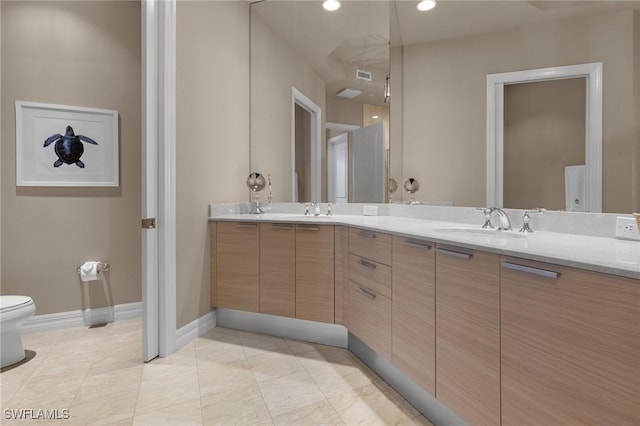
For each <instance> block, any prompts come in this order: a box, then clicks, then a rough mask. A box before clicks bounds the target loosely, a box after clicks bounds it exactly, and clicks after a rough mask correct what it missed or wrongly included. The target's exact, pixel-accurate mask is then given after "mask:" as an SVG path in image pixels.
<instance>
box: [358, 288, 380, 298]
mask: <svg viewBox="0 0 640 426" xmlns="http://www.w3.org/2000/svg"><path fill="white" fill-rule="evenodd" d="M358 292H360V293H361V294H364V295H365V296H367V297H368V298H369V299H375V298H376V295H375V294H373V293H371V292H370V291H367V290H365V289H364V288H362V287H358Z"/></svg>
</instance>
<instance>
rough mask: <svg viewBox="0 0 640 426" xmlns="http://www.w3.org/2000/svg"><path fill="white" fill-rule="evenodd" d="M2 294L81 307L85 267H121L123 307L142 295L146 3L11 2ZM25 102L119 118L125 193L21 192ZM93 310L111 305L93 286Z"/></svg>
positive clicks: (115, 286)
mask: <svg viewBox="0 0 640 426" xmlns="http://www.w3.org/2000/svg"><path fill="white" fill-rule="evenodd" d="M0 7H1V10H2V54H1V55H2V83H1V85H2V97H1V103H2V124H3V125H2V196H1V198H2V264H3V266H4V267H3V268H2V294H23V295H27V296H30V297H32V298H33V299H34V301H35V304H36V313H37V314H48V313H55V312H63V311H70V310H77V309H80V308H81V307H82V298H81V291H80V285H79V281H78V277H77V274H76V268H77V267H78V266H79V265H80V264H82V263H83V262H84V261H86V260H94V259H95V260H103V261H107V262H109V263H110V264H111V270H112V272H111V285H112V292H113V298H114V302H115V303H116V304H121V303H129V302H138V301H140V299H141V291H140V288H141V286H140V276H141V268H140V244H141V239H140V203H141V197H140V4H139V3H138V2H131V1H128V2H49V1H47V2H10V1H2V2H1V6H0ZM16 100H22V101H35V102H46V103H57V104H64V105H77V106H86V107H94V108H105V109H114V110H118V112H119V126H120V132H119V133H120V134H119V136H120V186H119V187H118V188H52V187H16V181H15V170H16V168H15V159H16V150H15V109H14V102H15V101H16ZM91 290H92V291H91V293H90V294H91V302H90V303H91V307H97V306H103V305H104V304H105V303H106V299H105V295H104V293H103V291H102V286H100V285H98V286H91Z"/></svg>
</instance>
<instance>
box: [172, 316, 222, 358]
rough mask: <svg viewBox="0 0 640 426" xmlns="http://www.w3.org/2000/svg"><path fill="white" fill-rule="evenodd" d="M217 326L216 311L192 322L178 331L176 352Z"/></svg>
mask: <svg viewBox="0 0 640 426" xmlns="http://www.w3.org/2000/svg"><path fill="white" fill-rule="evenodd" d="M215 326H216V311H211V312H209V313H207V314H205V315H203V316H201V317H200V318H198V319H196V320H193V321H191V322H190V323H189V324H187V325H185V326H184V327H180V328H179V329H178V330H177V331H176V350H178V349H180V348H182V347H184V346H186V345H188V344H189V343H191V342H192V341H194V340H195V339H197V338H198V337H200V336H202V335H203V334H205V333H206V332H207V331H209V330H211V329H212V328H215Z"/></svg>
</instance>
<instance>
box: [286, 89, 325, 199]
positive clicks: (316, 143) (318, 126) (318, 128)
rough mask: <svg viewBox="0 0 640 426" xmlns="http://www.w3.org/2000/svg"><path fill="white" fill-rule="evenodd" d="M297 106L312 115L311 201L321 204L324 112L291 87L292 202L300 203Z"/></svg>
mask: <svg viewBox="0 0 640 426" xmlns="http://www.w3.org/2000/svg"><path fill="white" fill-rule="evenodd" d="M296 105H299V106H300V107H302V108H303V109H305V110H306V111H308V112H309V113H310V114H311V139H310V141H311V147H310V148H311V201H314V202H320V197H321V188H322V174H321V172H320V171H321V164H320V162H321V161H322V150H321V147H322V144H321V143H320V142H321V139H322V110H321V108H320V107H319V106H318V105H316V104H315V103H314V102H313V101H312V100H311V99H309V98H308V97H307V96H305V95H304V93H302V92H301V91H299V90H298V89H296V88H295V87H294V86H291V200H292V201H293V202H298V199H297V195H298V194H297V193H296V184H297V182H296Z"/></svg>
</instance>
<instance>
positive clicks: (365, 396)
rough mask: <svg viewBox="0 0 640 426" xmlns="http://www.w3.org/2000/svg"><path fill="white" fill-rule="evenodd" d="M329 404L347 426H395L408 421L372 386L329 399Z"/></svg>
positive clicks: (407, 417) (389, 400) (403, 414)
mask: <svg viewBox="0 0 640 426" xmlns="http://www.w3.org/2000/svg"><path fill="white" fill-rule="evenodd" d="M329 402H330V403H331V405H332V406H333V408H335V410H336V411H337V412H338V414H339V415H340V416H341V417H342V421H344V422H345V423H346V424H348V425H367V426H370V425H397V424H400V423H402V422H407V421H409V419H410V417H409V416H407V415H406V414H405V413H404V412H403V411H402V410H401V409H400V408H398V407H397V406H396V405H395V404H394V402H393V401H391V399H390V398H389V397H388V396H387V395H386V394H385V393H384V392H382V391H381V390H379V389H378V388H377V387H376V386H374V385H369V386H365V387H363V388H360V389H357V390H356V391H354V392H351V393H344V394H342V395H339V396H336V397H332V398H329Z"/></svg>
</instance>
